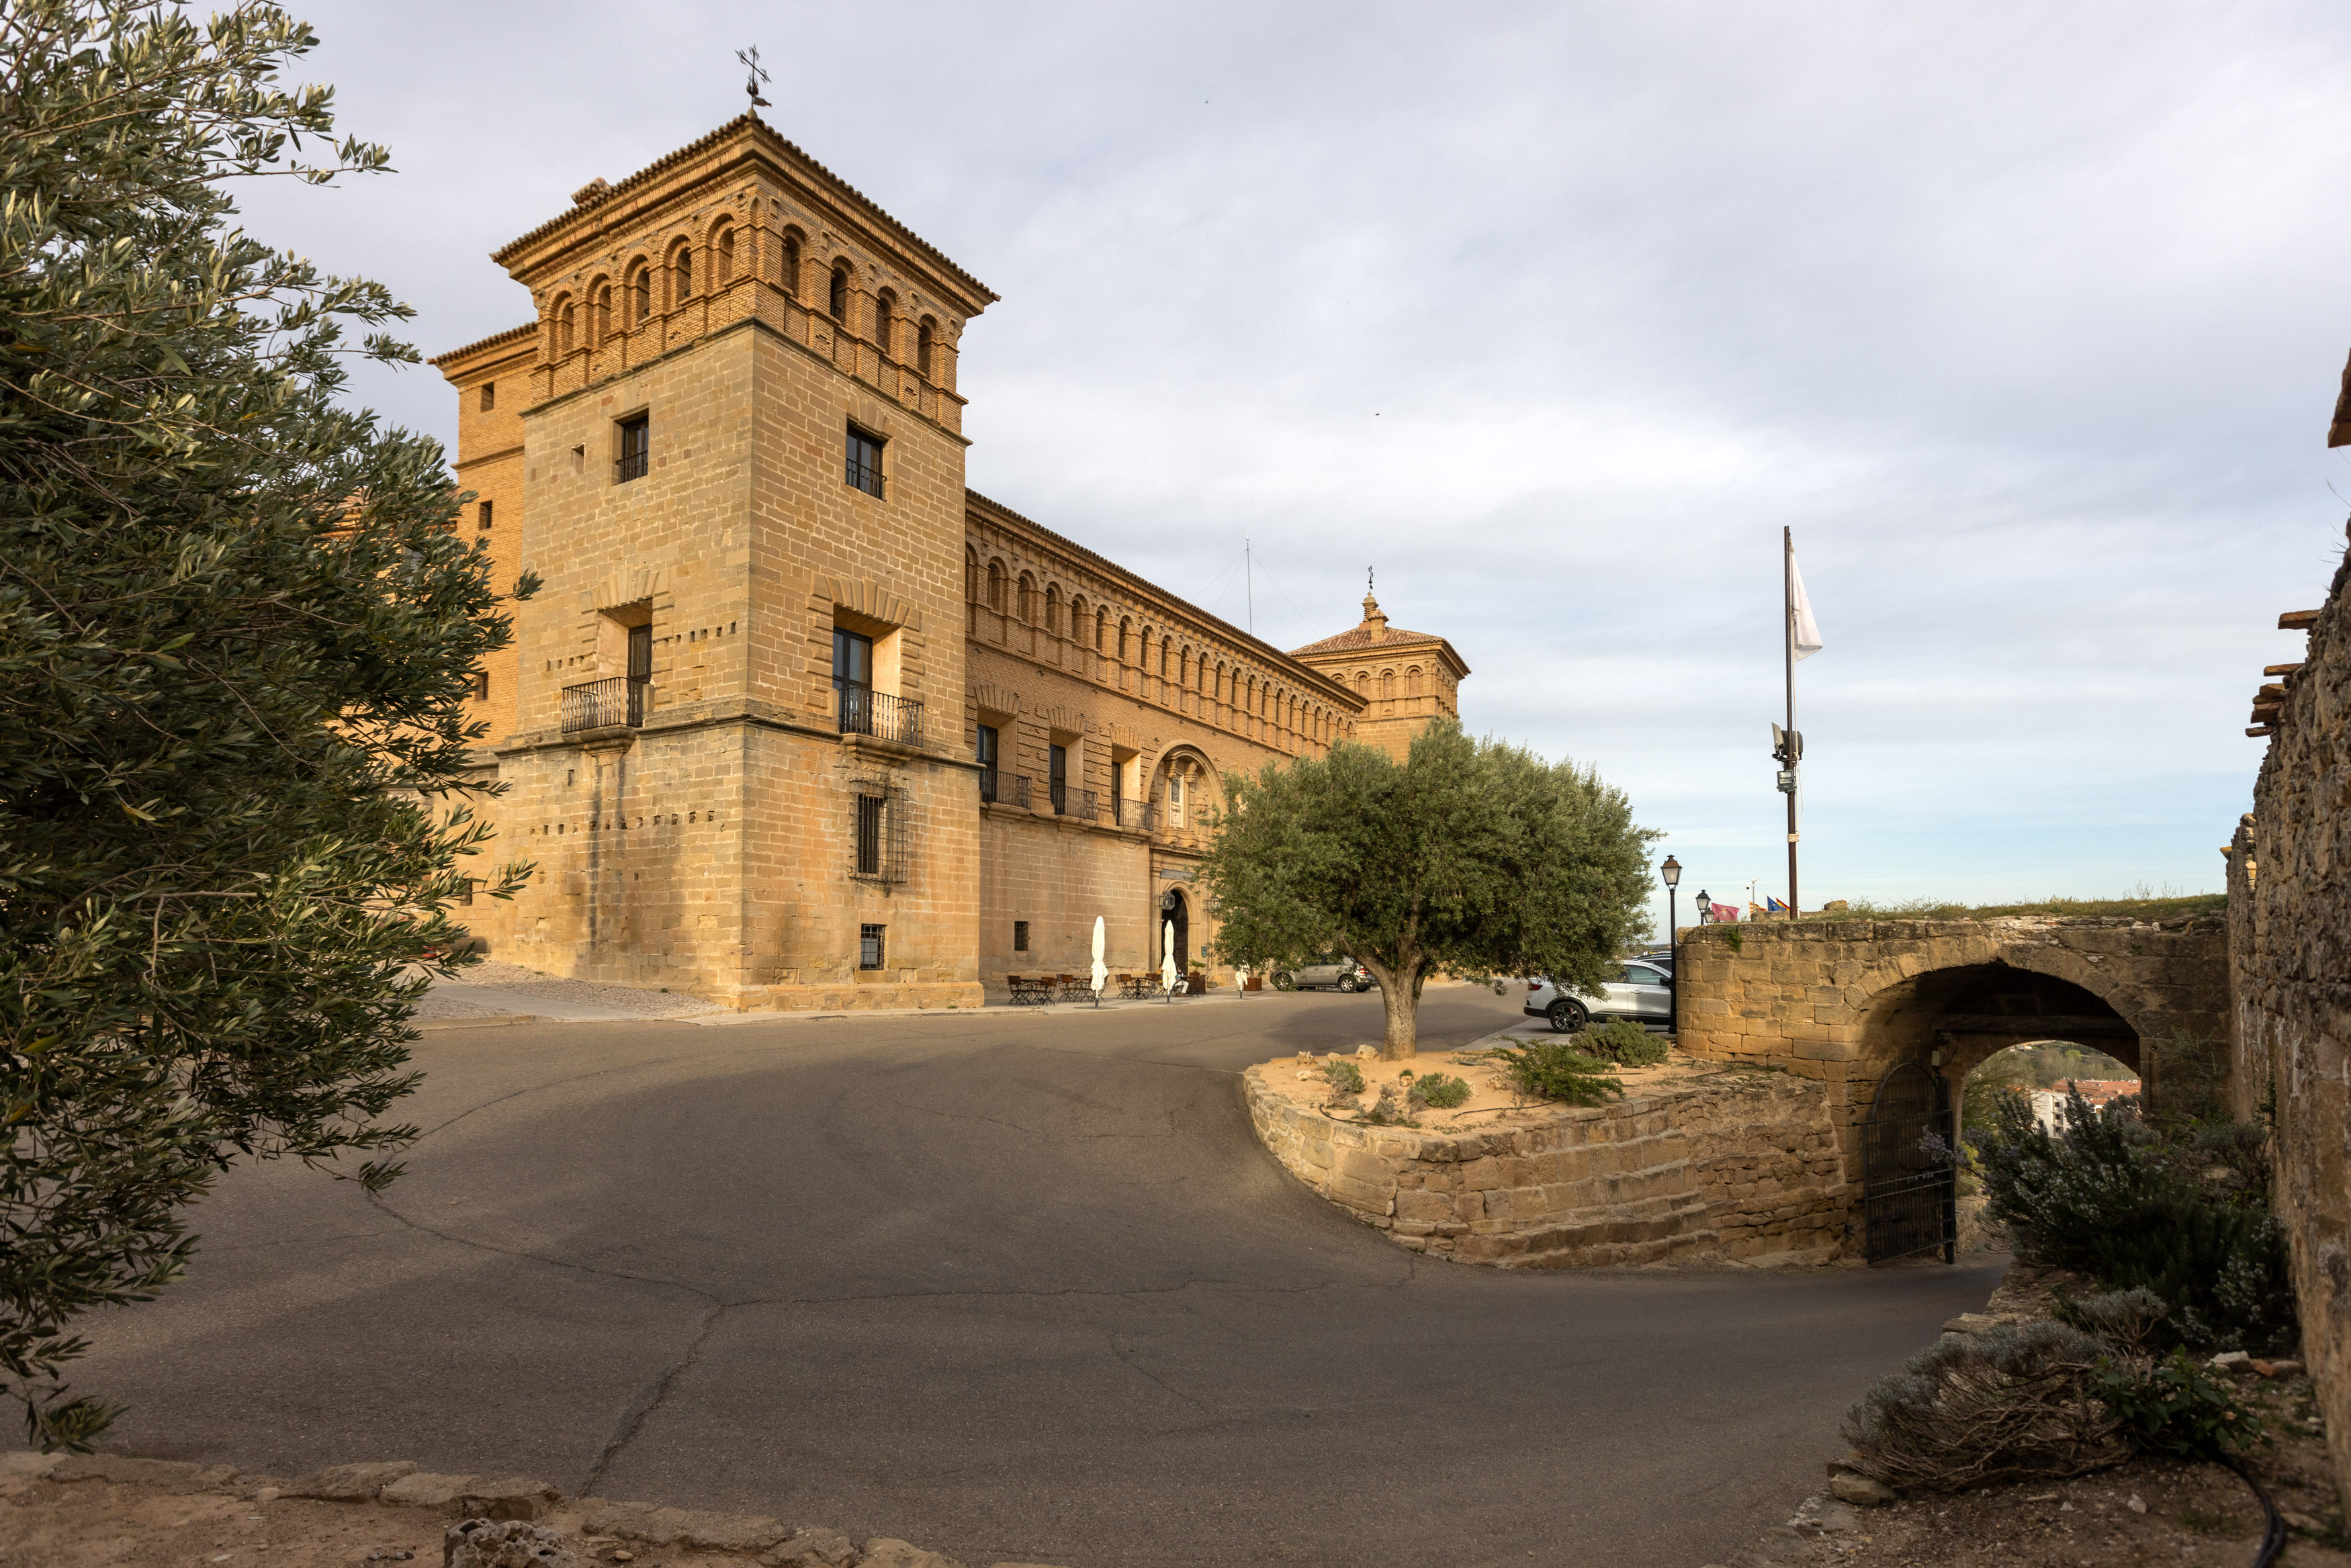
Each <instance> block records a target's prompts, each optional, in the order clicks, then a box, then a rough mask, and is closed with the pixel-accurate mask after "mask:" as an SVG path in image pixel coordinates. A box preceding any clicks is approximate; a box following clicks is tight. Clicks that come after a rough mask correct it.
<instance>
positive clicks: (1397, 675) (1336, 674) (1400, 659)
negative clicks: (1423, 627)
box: [1290, 592, 1469, 762]
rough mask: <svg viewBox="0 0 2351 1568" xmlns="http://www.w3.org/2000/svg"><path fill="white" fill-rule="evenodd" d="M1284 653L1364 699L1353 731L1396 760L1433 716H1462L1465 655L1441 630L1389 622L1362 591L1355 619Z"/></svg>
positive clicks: (1403, 758) (1454, 717) (1467, 667)
mask: <svg viewBox="0 0 2351 1568" xmlns="http://www.w3.org/2000/svg"><path fill="white" fill-rule="evenodd" d="M1290 657H1291V658H1292V659H1296V660H1298V661H1299V662H1300V663H1301V664H1303V665H1305V666H1307V667H1308V668H1309V669H1311V670H1319V671H1321V672H1322V674H1324V675H1327V676H1329V677H1330V678H1331V679H1332V680H1335V681H1337V682H1338V683H1339V684H1340V685H1342V686H1343V687H1345V688H1347V689H1348V690H1349V691H1353V693H1354V694H1355V696H1356V698H1357V699H1358V700H1359V701H1362V703H1363V704H1364V709H1363V717H1362V718H1361V719H1359V720H1358V721H1356V724H1355V732H1354V736H1353V738H1354V739H1356V740H1358V741H1360V742H1363V743H1364V745H1367V746H1378V747H1380V748H1381V749H1382V750H1384V751H1385V752H1386V753H1388V755H1390V756H1392V757H1394V758H1395V760H1396V761H1398V762H1402V761H1404V760H1405V756H1406V755H1407V754H1409V753H1410V752H1411V751H1412V741H1413V737H1414V736H1416V735H1417V734H1419V733H1420V732H1422V731H1423V730H1426V728H1428V726H1429V725H1430V724H1432V723H1434V722H1436V721H1437V720H1439V719H1458V718H1459V717H1460V716H1461V682H1462V681H1464V680H1467V679H1468V676H1469V666H1468V663H1466V662H1465V661H1464V660H1463V659H1462V657H1461V656H1460V655H1459V654H1458V653H1456V652H1455V651H1454V650H1453V645H1452V644H1451V643H1450V642H1447V640H1446V639H1443V638H1441V637H1437V636H1434V635H1432V634H1431V633H1428V632H1425V631H1406V630H1405V629H1404V628H1402V627H1394V626H1390V625H1389V624H1388V618H1387V617H1386V615H1384V613H1382V611H1381V609H1380V601H1379V600H1377V599H1376V598H1374V597H1372V596H1371V594H1370V593H1368V592H1366V593H1365V594H1364V619H1363V623H1362V624H1361V625H1360V626H1357V627H1356V628H1354V629H1353V630H1352V631H1343V632H1341V633H1340V634H1339V635H1338V636H1336V637H1326V638H1324V639H1322V641H1320V642H1310V643H1308V644H1307V645H1306V646H1305V647H1304V648H1299V649H1291V650H1290Z"/></svg>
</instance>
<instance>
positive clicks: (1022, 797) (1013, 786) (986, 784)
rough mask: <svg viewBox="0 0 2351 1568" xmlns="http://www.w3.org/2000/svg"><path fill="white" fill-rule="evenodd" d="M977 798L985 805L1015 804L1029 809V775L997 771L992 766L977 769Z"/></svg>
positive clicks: (1024, 809)
mask: <svg viewBox="0 0 2351 1568" xmlns="http://www.w3.org/2000/svg"><path fill="white" fill-rule="evenodd" d="M979 798H980V800H981V802H982V803H983V804H985V805H1017V806H1019V808H1020V809H1021V810H1023V811H1026V810H1028V809H1029V777H1028V775H1027V774H1004V773H998V772H997V771H996V770H995V769H994V768H982V769H980V770H979Z"/></svg>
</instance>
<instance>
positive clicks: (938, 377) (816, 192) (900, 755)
mask: <svg viewBox="0 0 2351 1568" xmlns="http://www.w3.org/2000/svg"><path fill="white" fill-rule="evenodd" d="M494 259H496V261H497V262H499V263H500V264H501V265H504V266H505V267H506V268H507V271H508V272H509V273H510V274H511V275H513V276H514V277H515V278H516V279H517V280H518V281H520V282H521V283H523V284H525V285H526V286H528V288H529V289H530V291H531V296H532V299H533V301H534V304H535V306H536V308H537V319H536V321H535V322H534V323H532V324H531V325H530V326H529V327H524V328H517V330H515V331H513V332H508V333H504V334H500V335H499V336H497V337H492V338H489V339H486V341H485V342H483V343H480V344H476V345H474V346H473V347H471V348H465V349H461V350H458V351H456V352H455V353H453V354H449V355H444V356H443V357H442V358H440V359H438V360H436V361H435V363H436V364H437V365H438V366H439V367H440V368H441V369H442V370H443V372H444V375H446V376H447V377H448V379H450V381H451V382H452V383H453V384H455V387H456V388H457V390H458V395H459V399H460V406H461V408H462V409H464V410H465V415H464V417H463V420H462V421H461V427H460V442H459V447H460V450H459V467H460V472H461V473H462V474H463V475H464V477H465V482H466V483H467V484H468V486H469V487H471V488H474V489H475V490H477V491H479V492H480V493H481V494H482V495H483V496H484V497H485V498H489V499H491V500H493V502H494V504H495V510H494V514H493V517H492V519H491V520H490V521H491V524H493V525H491V526H489V527H487V528H486V532H488V533H489V534H490V535H491V537H492V539H493V541H494V545H495V548H496V554H497V556H498V557H499V562H500V569H501V571H502V572H503V573H505V574H507V575H508V576H511V575H512V574H513V573H514V572H515V571H517V570H530V571H536V572H537V573H538V574H539V576H541V577H542V578H543V579H544V580H545V585H546V586H545V587H544V588H543V589H542V590H541V591H540V592H539V593H538V596H537V597H535V598H534V599H532V600H531V601H530V602H528V603H526V604H523V605H519V606H517V607H516V619H517V641H516V646H515V648H514V649H512V650H511V652H510V654H509V655H508V656H507V659H506V660H505V661H504V662H503V663H502V664H501V665H500V666H498V667H496V668H493V669H492V670H489V671H487V672H486V677H487V691H486V693H485V696H484V699H483V701H484V709H483V713H484V717H485V718H486V720H488V721H489V722H491V724H492V725H493V730H494V743H493V746H492V752H493V753H494V754H495V759H496V777H497V779H498V780H499V781H500V782H501V783H503V784H506V785H507V793H506V794H505V795H504V796H503V797H502V798H501V799H499V800H497V801H496V803H495V804H494V805H492V807H491V808H490V809H491V810H492V811H493V812H494V814H495V815H496V819H497V824H498V828H499V843H498V846H497V848H498V851H499V852H500V853H501V854H503V855H512V856H522V857H528V858H530V859H533V860H535V861H537V862H538V867H539V871H538V875H537V876H536V877H534V878H533V879H532V882H531V885H530V887H529V888H528V891H526V892H525V893H523V894H522V895H521V896H520V897H519V898H517V899H516V900H515V901H514V902H513V903H512V904H510V905H499V904H493V903H491V902H489V901H487V900H483V901H481V902H479V903H477V904H476V905H475V907H474V908H473V909H470V910H468V911H467V913H468V914H469V915H470V916H471V917H472V920H471V923H472V925H473V927H474V929H475V930H476V931H477V932H478V933H479V934H480V935H481V936H482V938H483V939H484V940H486V942H487V943H488V945H489V948H490V950H491V953H492V956H494V957H496V958H500V959H506V960H509V961H515V962H518V963H524V964H528V965H530V966H532V967H534V968H538V969H542V970H545V971H548V972H550V973H558V974H569V975H577V976H580V977H583V978H591V979H604V980H611V981H624V982H628V983H632V984H640V985H669V986H674V987H675V988H676V989H679V990H691V991H695V992H701V993H703V994H705V995H710V996H715V997H717V998H720V999H722V1000H726V1001H729V1002H734V1003H735V1004H737V1005H738V1006H783V1007H838V1006H845V1005H866V1006H872V1005H914V1004H918V1003H919V1004H932V1005H935V1004H942V1003H946V1002H959V1003H961V1004H964V1005H976V1004H977V1002H979V1001H980V987H979V977H978V968H977V919H978V908H977V897H978V895H977V886H978V872H977V861H978V842H977V802H978V796H977V790H978V784H977V763H975V762H974V761H973V760H972V758H971V757H970V756H969V754H968V752H967V747H966V745H965V743H964V736H963V733H962V730H963V725H962V708H963V699H964V690H965V684H966V676H965V639H964V631H965V628H964V618H965V611H964V602H963V599H964V541H965V488H964V451H965V447H966V445H967V442H966V441H965V440H964V438H963V435H962V433H961V427H962V406H963V400H962V399H961V398H959V397H957V396H956V389H955V387H956V352H957V345H958V343H959V341H960V339H961V336H962V332H963V327H964V324H965V323H966V322H967V321H968V320H969V319H970V318H971V317H974V316H977V314H978V313H979V312H980V311H981V310H983V309H985V308H986V306H987V305H988V304H989V303H990V302H992V301H993V300H994V299H995V298H996V296H995V295H994V294H993V293H991V292H990V291H989V290H988V289H987V287H986V286H983V285H982V284H980V283H979V282H978V280H977V279H976V278H974V277H972V276H971V275H969V274H967V273H966V272H964V271H963V270H962V269H961V268H959V267H957V266H956V265H955V264H954V263H953V262H951V261H949V260H948V259H947V258H946V256H944V255H942V254H940V253H939V252H938V251H936V250H935V249H934V248H932V247H931V246H930V245H928V244H925V243H924V242H923V241H922V240H921V239H919V238H918V237H916V236H915V235H914V234H913V233H912V232H910V231H909V230H907V229H906V228H905V227H904V225H902V224H900V223H897V222H896V221H895V220H894V219H893V218H891V217H890V216H889V214H887V213H883V211H882V210H881V209H880V208H878V207H876V206H875V205H874V204H873V203H872V202H869V201H867V200H866V199H865V198H864V197H863V196H862V195H860V194H859V193H858V192H856V191H854V190H852V188H850V186H849V185H847V184H846V183H844V182H842V181H841V180H840V179H838V178H836V177H835V176H834V175H832V174H831V172H829V171H827V170H825V169H824V168H822V167H821V166H820V165H819V164H817V163H816V162H815V161H813V160H812V159H810V157H809V156H808V155H807V154H806V153H804V152H802V151H800V150H799V148H797V147H795V146H793V145H792V144H791V143H790V142H789V141H786V140H783V138H781V137H780V136H778V135H777V134H776V132H775V131H773V130H770V129H769V128H768V126H766V125H765V124H763V123H761V122H760V121H759V120H758V119H757V118H756V117H755V116H748V115H747V116H745V117H744V118H742V119H737V120H736V121H734V122H733V123H731V124H729V125H726V126H724V127H722V128H720V129H719V130H716V131H714V132H713V133H711V134H710V135H708V136H705V137H704V138H703V139H702V140H699V141H696V142H695V143H694V144H693V145H691V146H689V147H686V148H684V149H682V150H680V151H676V152H674V153H672V154H670V155H669V156H668V157H666V158H664V159H662V160H661V161H658V162H656V163H654V164H653V165H652V166H651V167H650V168H647V169H645V170H643V171H640V172H638V173H636V174H633V175H632V176H630V177H629V178H627V179H625V180H622V181H621V182H618V183H617V184H607V183H606V182H603V181H601V180H599V181H596V182H592V183H590V185H589V186H588V187H587V188H586V189H584V190H582V191H580V192H578V193H577V194H576V195H575V196H574V198H573V205H572V207H571V209H570V210H569V212H567V213H563V214H562V215H561V216H560V217H558V218H556V219H555V220H554V221H552V222H551V223H546V224H544V225H542V226H541V227H539V228H538V229H536V230H534V231H532V232H531V233H530V234H527V235H525V236H523V237H522V238H521V239H519V240H517V241H515V242H514V243H513V244H509V245H507V247H506V248H504V249H503V250H501V251H499V252H497V253H496V256H495V258H494ZM468 525H475V524H468Z"/></svg>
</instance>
